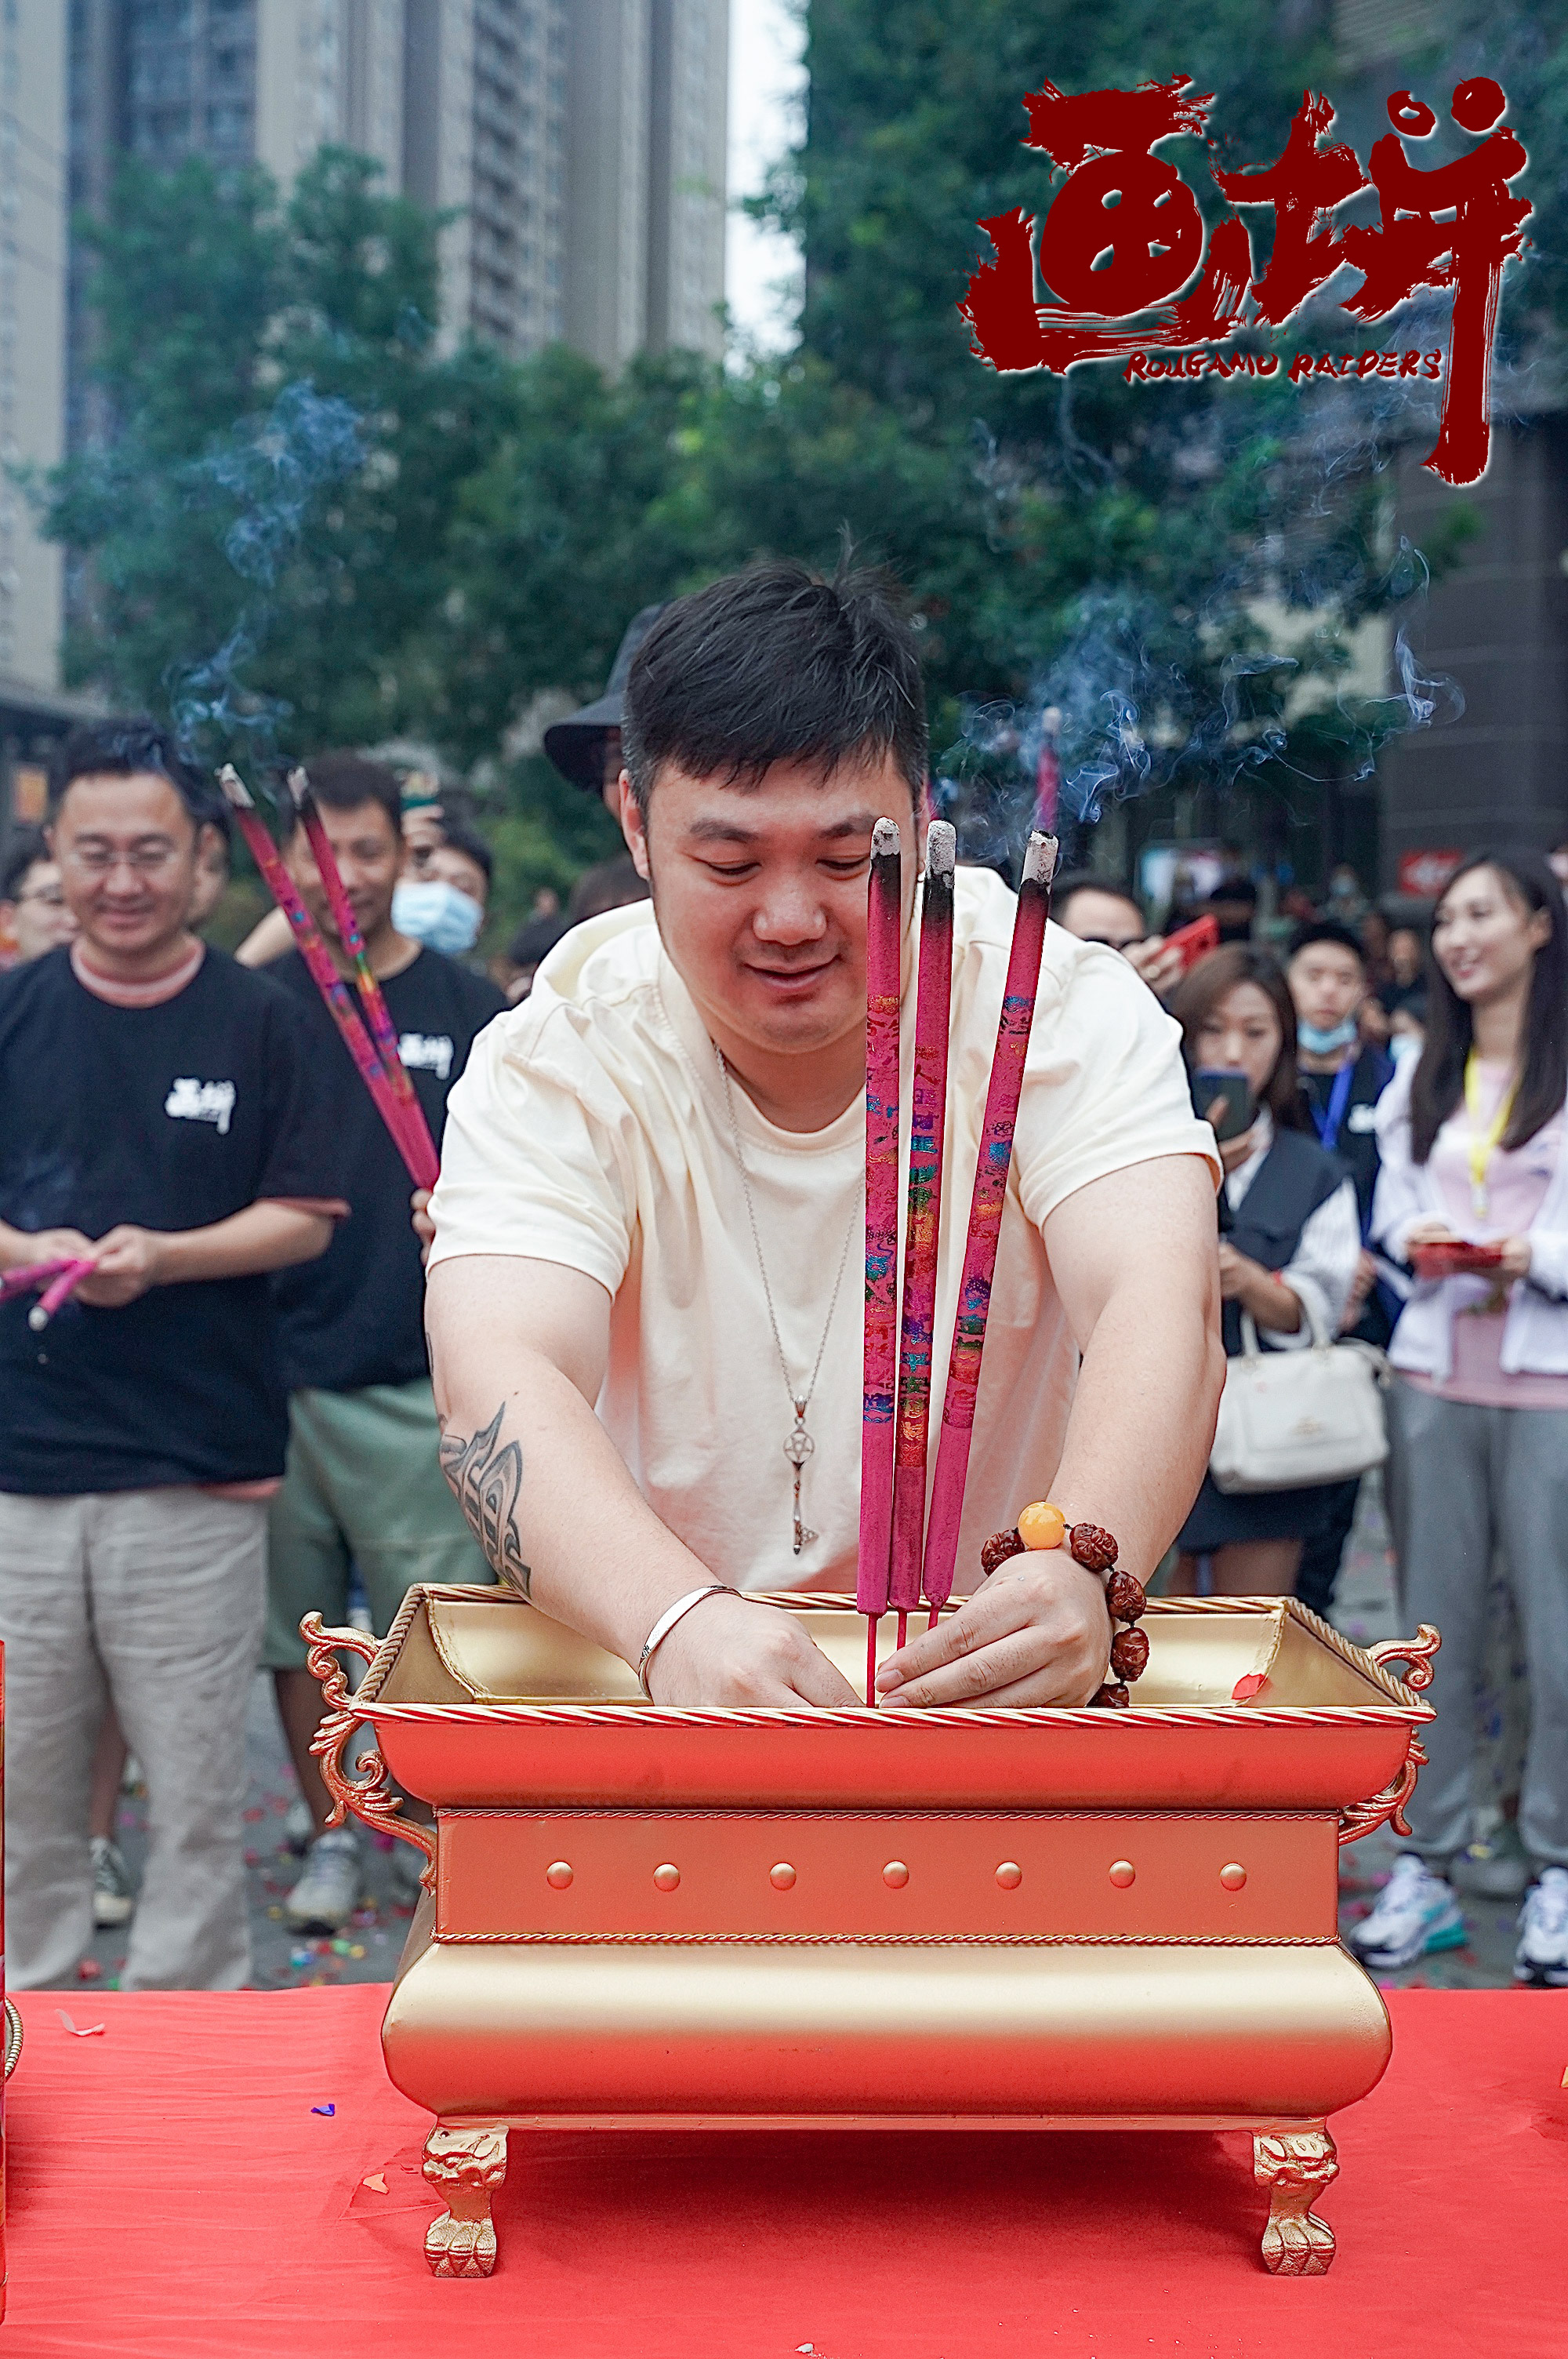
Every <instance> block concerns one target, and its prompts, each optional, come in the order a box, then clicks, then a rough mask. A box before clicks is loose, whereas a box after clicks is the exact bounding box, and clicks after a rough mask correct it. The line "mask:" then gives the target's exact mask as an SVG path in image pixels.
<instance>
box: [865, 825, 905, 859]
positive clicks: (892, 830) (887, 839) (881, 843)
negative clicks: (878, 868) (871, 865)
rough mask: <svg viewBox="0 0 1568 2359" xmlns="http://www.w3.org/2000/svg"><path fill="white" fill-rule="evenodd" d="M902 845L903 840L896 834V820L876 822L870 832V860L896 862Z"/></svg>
mask: <svg viewBox="0 0 1568 2359" xmlns="http://www.w3.org/2000/svg"><path fill="white" fill-rule="evenodd" d="M902 843H903V838H902V837H901V836H900V834H899V832H898V821H897V820H895V819H880V820H878V821H877V823H876V825H875V827H873V828H872V830H871V858H872V859H873V860H888V859H892V860H896V859H897V858H898V856H899V852H900V849H901V847H902Z"/></svg>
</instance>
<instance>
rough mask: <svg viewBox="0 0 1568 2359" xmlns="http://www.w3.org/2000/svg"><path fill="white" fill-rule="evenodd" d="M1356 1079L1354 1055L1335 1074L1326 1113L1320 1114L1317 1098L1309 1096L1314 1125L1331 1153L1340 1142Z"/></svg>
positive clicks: (1308, 1101)
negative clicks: (1341, 1127) (1347, 1107)
mask: <svg viewBox="0 0 1568 2359" xmlns="http://www.w3.org/2000/svg"><path fill="white" fill-rule="evenodd" d="M1355 1079H1356V1060H1355V1058H1354V1057H1352V1058H1351V1060H1350V1062H1349V1063H1348V1064H1347V1065H1341V1067H1340V1068H1339V1071H1337V1072H1336V1075H1335V1076H1334V1087H1333V1088H1332V1089H1331V1090H1330V1092H1329V1093H1328V1112H1327V1113H1326V1114H1319V1112H1318V1110H1317V1103H1316V1100H1315V1099H1314V1098H1313V1097H1312V1096H1310V1095H1309V1096H1308V1098H1307V1104H1308V1106H1309V1107H1310V1108H1311V1109H1312V1118H1313V1125H1314V1128H1315V1129H1316V1132H1317V1135H1318V1137H1319V1138H1320V1139H1321V1141H1322V1142H1323V1144H1324V1146H1325V1147H1327V1149H1328V1151H1329V1153H1330V1154H1331V1155H1332V1154H1333V1152H1334V1150H1335V1148H1336V1147H1337V1146H1338V1144H1339V1130H1340V1125H1341V1124H1342V1123H1343V1122H1344V1120H1345V1109H1346V1106H1347V1105H1348V1104H1349V1103H1350V1091H1351V1085H1352V1083H1353V1082H1355Z"/></svg>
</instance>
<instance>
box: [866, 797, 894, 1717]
mask: <svg viewBox="0 0 1568 2359" xmlns="http://www.w3.org/2000/svg"><path fill="white" fill-rule="evenodd" d="M902 955H903V883H902V866H901V843H900V837H899V831H898V829H897V827H896V826H895V824H894V823H893V821H892V820H891V819H880V820H878V821H877V823H876V826H875V827H874V828H873V829H872V831H871V876H870V880H869V883H868V886H867V908H866V1310H865V1376H864V1392H863V1396H862V1408H861V1418H860V1560H859V1564H858V1567H857V1571H856V1577H855V1603H856V1604H857V1606H858V1607H859V1608H860V1612H861V1613H862V1614H866V1615H868V1616H869V1618H870V1627H869V1628H868V1630H867V1633H866V1657H867V1670H866V1701H867V1702H868V1703H870V1702H871V1701H872V1687H871V1681H872V1679H873V1677H874V1674H875V1670H876V1652H877V1620H878V1617H879V1616H880V1615H881V1614H885V1613H886V1611H887V1604H888V1578H889V1560H888V1551H889V1548H890V1545H891V1542H892V1485H893V1400H894V1395H895V1393H896V1391H897V1388H898V1101H899V1065H898V1049H899V992H900V985H901V983H902V966H901V962H902Z"/></svg>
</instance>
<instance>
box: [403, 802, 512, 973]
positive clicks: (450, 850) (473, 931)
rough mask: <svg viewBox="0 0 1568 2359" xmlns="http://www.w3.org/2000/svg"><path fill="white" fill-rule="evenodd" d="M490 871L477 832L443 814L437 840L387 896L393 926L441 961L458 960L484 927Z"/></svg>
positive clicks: (486, 847) (485, 848) (486, 849)
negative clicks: (435, 953)
mask: <svg viewBox="0 0 1568 2359" xmlns="http://www.w3.org/2000/svg"><path fill="white" fill-rule="evenodd" d="M404 840H405V843H406V842H407V815H406V813H405V818H404ZM409 865H410V867H412V866H413V865H414V862H413V860H412V859H410V862H409ZM491 872H492V860H491V853H490V846H489V844H488V843H486V842H485V840H484V838H483V836H482V835H481V834H480V833H479V832H478V830H477V829H475V828H471V827H470V826H469V825H468V824H467V822H466V821H463V820H460V819H453V818H450V817H448V816H447V815H445V814H443V815H442V818H441V821H440V833H439V836H438V839H437V840H436V841H435V842H433V843H428V844H427V845H425V846H423V847H422V849H421V852H420V855H419V860H418V871H417V874H416V875H404V876H401V877H400V878H399V879H398V882H397V887H396V890H395V892H394V894H393V897H392V922H393V925H394V927H395V929H396V930H397V932H398V933H400V934H403V935H406V937H407V939H408V940H411V941H416V942H423V943H425V944H426V946H427V948H428V949H430V950H433V951H440V952H441V954H442V955H443V957H445V958H461V957H462V956H463V955H464V954H465V952H467V951H471V950H472V948H473V946H474V944H475V942H477V941H478V940H479V937H480V932H481V928H482V927H483V924H484V914H485V909H486V908H487V906H488V904H489V901H490V880H491Z"/></svg>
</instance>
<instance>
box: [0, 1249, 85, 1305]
mask: <svg viewBox="0 0 1568 2359" xmlns="http://www.w3.org/2000/svg"><path fill="white" fill-rule="evenodd" d="M71 1258H72V1257H71V1256H66V1257H64V1258H62V1259H60V1260H57V1261H30V1262H27V1263H26V1264H24V1265H23V1266H20V1267H18V1268H16V1269H8V1270H6V1271H5V1274H4V1275H3V1276H0V1302H9V1301H10V1299H11V1298H12V1296H13V1295H16V1294H31V1293H32V1291H33V1289H34V1288H35V1287H39V1286H47V1285H48V1284H49V1280H50V1278H51V1277H59V1274H60V1272H61V1271H62V1270H66V1269H69V1268H70V1266H71Z"/></svg>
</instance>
